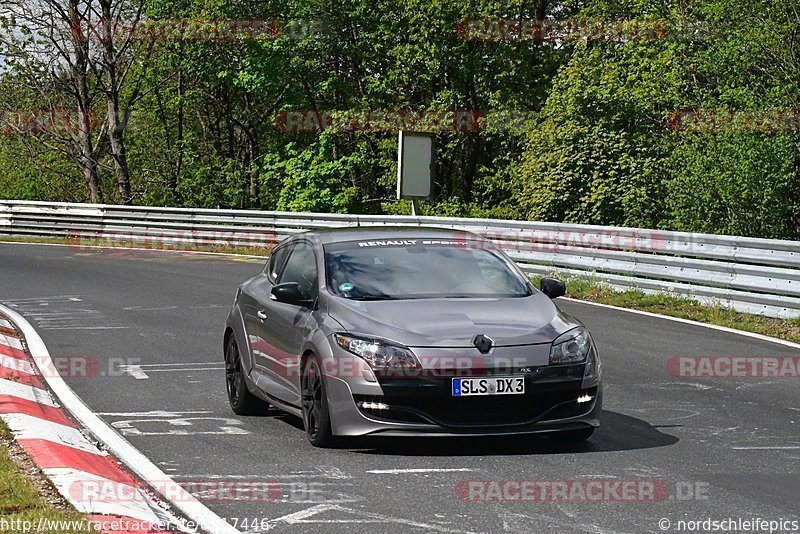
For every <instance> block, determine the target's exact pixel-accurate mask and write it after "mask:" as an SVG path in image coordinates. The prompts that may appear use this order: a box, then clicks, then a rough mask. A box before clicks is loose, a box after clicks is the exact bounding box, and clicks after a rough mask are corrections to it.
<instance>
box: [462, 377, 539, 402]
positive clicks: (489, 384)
mask: <svg viewBox="0 0 800 534" xmlns="http://www.w3.org/2000/svg"><path fill="white" fill-rule="evenodd" d="M523 393H525V377H522V376H492V377H486V378H454V379H453V396H454V397H467V396H471V395H521V394H523Z"/></svg>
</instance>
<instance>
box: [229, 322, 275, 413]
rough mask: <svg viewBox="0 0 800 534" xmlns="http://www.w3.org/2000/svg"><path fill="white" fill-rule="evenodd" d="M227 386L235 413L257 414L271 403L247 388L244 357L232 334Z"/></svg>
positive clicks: (262, 411)
mask: <svg viewBox="0 0 800 534" xmlns="http://www.w3.org/2000/svg"><path fill="white" fill-rule="evenodd" d="M225 386H226V390H227V392H228V402H229V403H230V405H231V409H232V410H233V413H235V414H237V415H257V414H260V413H264V412H265V411H267V409H268V408H269V404H267V403H266V402H264V401H262V400H261V399H259V398H258V397H256V396H255V395H253V394H252V393H250V390H249V389H247V381H246V380H245V378H244V372H243V371H242V358H241V355H240V354H239V345H238V343H236V339H235V338H234V337H233V336H231V337H230V339H229V340H228V346H227V347H226V349H225Z"/></svg>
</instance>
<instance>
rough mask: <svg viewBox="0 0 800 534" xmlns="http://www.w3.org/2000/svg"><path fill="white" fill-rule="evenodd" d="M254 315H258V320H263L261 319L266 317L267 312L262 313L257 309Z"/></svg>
mask: <svg viewBox="0 0 800 534" xmlns="http://www.w3.org/2000/svg"><path fill="white" fill-rule="evenodd" d="M256 315H257V316H258V320H259V321H263V320H265V319H266V318H267V314H266V313H264V312H263V311H262V310H258V311H257V312H256Z"/></svg>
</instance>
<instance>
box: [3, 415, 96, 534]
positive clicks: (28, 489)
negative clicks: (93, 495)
mask: <svg viewBox="0 0 800 534" xmlns="http://www.w3.org/2000/svg"><path fill="white" fill-rule="evenodd" d="M48 523H49V525H48ZM39 525H41V526H42V529H41V530H38V532H43V533H49V532H52V533H56V532H58V533H64V534H72V533H77V532H82V533H84V534H85V533H87V532H97V531H96V530H94V528H93V527H92V525H91V524H90V523H88V522H87V521H86V519H85V518H84V516H83V514H80V513H78V512H77V511H75V509H74V508H72V507H71V506H70V505H69V504H68V503H67V502H66V501H65V500H64V498H63V497H62V496H61V495H60V494H59V493H58V492H57V491H56V490H55V488H54V487H53V486H52V484H51V483H50V481H49V480H47V478H46V477H45V476H44V475H43V474H42V472H41V471H40V470H39V469H38V468H37V467H36V466H35V465H34V464H33V462H32V461H31V460H30V458H28V456H27V455H26V454H25V452H24V451H23V450H22V449H21V448H20V447H19V445H17V443H16V442H15V441H14V437H13V435H12V434H11V432H10V431H9V429H8V427H7V426H6V425H5V423H3V422H2V421H0V532H3V533H6V532H7V533H12V532H13V533H16V534H18V533H20V532H37V526H39ZM70 525H71V527H70ZM48 526H49V528H48ZM26 527H29V528H26Z"/></svg>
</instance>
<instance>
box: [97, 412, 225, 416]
mask: <svg viewBox="0 0 800 534" xmlns="http://www.w3.org/2000/svg"><path fill="white" fill-rule="evenodd" d="M206 413H213V412H212V411H210V410H200V411H194V412H167V411H163V410H156V411H152V412H98V413H97V414H96V415H104V416H106V417H128V416H130V417H179V416H181V415H200V414H206Z"/></svg>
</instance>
